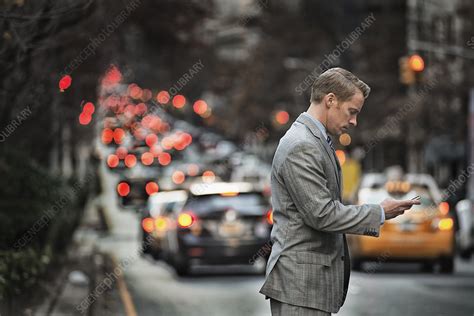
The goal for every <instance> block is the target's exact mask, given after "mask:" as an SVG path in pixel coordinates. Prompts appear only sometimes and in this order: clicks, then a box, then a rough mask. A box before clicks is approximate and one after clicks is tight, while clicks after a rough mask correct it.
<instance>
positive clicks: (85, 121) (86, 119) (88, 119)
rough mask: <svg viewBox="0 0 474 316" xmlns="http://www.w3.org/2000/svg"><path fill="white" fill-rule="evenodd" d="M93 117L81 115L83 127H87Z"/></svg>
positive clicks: (80, 122)
mask: <svg viewBox="0 0 474 316" xmlns="http://www.w3.org/2000/svg"><path fill="white" fill-rule="evenodd" d="M91 120H92V116H91V115H90V114H88V113H84V112H82V113H81V114H79V124H81V125H87V124H89V123H90V122H91Z"/></svg>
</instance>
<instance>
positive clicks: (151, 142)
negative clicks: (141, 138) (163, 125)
mask: <svg viewBox="0 0 474 316" xmlns="http://www.w3.org/2000/svg"><path fill="white" fill-rule="evenodd" d="M157 141H158V136H156V135H155V134H148V135H146V138H145V142H146V144H147V145H148V147H152V146H153V145H154V144H155V143H156V142H157Z"/></svg>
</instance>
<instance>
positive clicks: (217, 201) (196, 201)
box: [185, 193, 266, 213]
mask: <svg viewBox="0 0 474 316" xmlns="http://www.w3.org/2000/svg"><path fill="white" fill-rule="evenodd" d="M265 205H266V203H265V199H264V198H263V196H262V195H261V194H260V193H240V194H238V195H236V196H224V195H218V194H213V195H203V196H195V197H193V198H191V200H190V202H189V203H187V205H186V206H185V208H188V209H192V210H193V211H194V212H196V213H200V212H206V211H215V210H224V209H228V208H233V209H236V210H240V211H243V212H245V210H248V211H254V210H256V209H261V208H262V207H264V206H265Z"/></svg>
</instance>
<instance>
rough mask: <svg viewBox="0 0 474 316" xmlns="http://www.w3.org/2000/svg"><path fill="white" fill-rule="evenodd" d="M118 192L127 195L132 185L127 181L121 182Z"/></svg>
mask: <svg viewBox="0 0 474 316" xmlns="http://www.w3.org/2000/svg"><path fill="white" fill-rule="evenodd" d="M117 192H118V194H119V195H120V196H127V195H128V194H129V193H130V185H129V184H128V183H126V182H120V183H119V184H118V185H117Z"/></svg>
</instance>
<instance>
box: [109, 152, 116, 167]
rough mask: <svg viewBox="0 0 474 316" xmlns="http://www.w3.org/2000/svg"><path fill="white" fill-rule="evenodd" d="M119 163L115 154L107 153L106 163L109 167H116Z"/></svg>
mask: <svg viewBox="0 0 474 316" xmlns="http://www.w3.org/2000/svg"><path fill="white" fill-rule="evenodd" d="M118 164H119V158H118V157H117V155H114V154H112V155H109V156H108V157H107V165H108V166H109V167H110V168H115V167H117V166H118Z"/></svg>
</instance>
